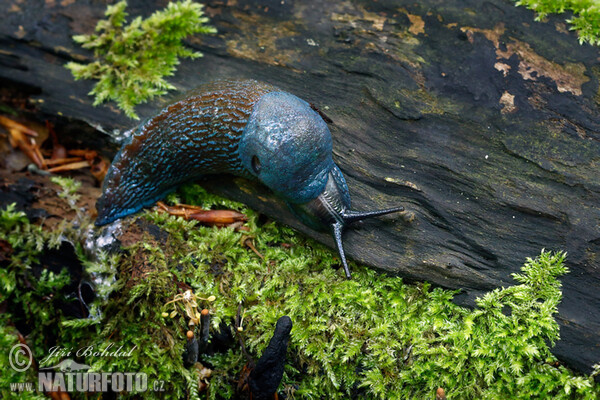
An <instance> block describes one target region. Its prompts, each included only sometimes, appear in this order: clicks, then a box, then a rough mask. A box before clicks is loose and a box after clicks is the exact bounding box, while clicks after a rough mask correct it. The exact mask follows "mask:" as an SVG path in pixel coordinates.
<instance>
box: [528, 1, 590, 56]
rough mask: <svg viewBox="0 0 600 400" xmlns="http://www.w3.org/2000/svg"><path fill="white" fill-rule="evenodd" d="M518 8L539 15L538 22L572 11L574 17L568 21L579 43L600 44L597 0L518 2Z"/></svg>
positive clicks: (536, 18)
mask: <svg viewBox="0 0 600 400" xmlns="http://www.w3.org/2000/svg"><path fill="white" fill-rule="evenodd" d="M516 3H517V5H518V6H525V7H527V8H529V9H530V10H533V11H535V12H536V13H537V16H536V17H535V20H536V21H540V20H543V19H544V18H546V16H547V15H548V14H562V13H564V12H565V11H572V12H573V15H574V17H573V18H571V19H568V20H567V22H568V23H570V24H571V30H574V31H577V33H578V35H579V43H585V42H589V43H590V44H593V45H598V44H600V4H598V1H596V0H542V1H540V0H518V1H516Z"/></svg>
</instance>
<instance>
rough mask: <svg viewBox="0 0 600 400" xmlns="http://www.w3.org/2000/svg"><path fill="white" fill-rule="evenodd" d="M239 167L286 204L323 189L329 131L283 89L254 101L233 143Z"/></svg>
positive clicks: (307, 198)
mask: <svg viewBox="0 0 600 400" xmlns="http://www.w3.org/2000/svg"><path fill="white" fill-rule="evenodd" d="M238 151H239V156H240V161H241V162H242V165H243V166H244V167H245V169H246V170H247V171H248V172H249V173H250V174H252V175H253V176H255V177H256V178H257V179H258V180H259V181H261V182H262V183H264V184H265V185H266V186H267V187H269V188H270V189H271V190H273V191H274V192H275V193H277V194H278V195H279V196H280V197H282V198H283V199H284V200H286V201H287V202H289V203H294V204H300V203H306V202H308V201H310V200H313V199H315V198H316V197H317V196H319V194H320V193H322V192H323V190H324V188H325V184H326V183H327V179H328V174H329V171H330V170H331V169H332V167H333V165H334V164H333V159H332V158H331V151H332V143H331V133H330V132H329V128H327V124H326V123H325V121H323V119H322V118H321V117H320V116H319V114H317V113H316V112H315V111H313V110H312V109H311V107H310V105H309V104H308V103H307V102H305V101H304V100H301V99H299V98H298V97H296V96H294V95H292V94H289V93H285V92H271V93H267V94H265V95H263V96H262V97H261V98H260V100H259V101H258V102H257V103H256V104H255V106H254V109H253V111H252V114H251V115H250V118H249V119H248V123H247V125H246V128H245V129H244V133H243V135H242V138H241V140H240V144H239V148H238Z"/></svg>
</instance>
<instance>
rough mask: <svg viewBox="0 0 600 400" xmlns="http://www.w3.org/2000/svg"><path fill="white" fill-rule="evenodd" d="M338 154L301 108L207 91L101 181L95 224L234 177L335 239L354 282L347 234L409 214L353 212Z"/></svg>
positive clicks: (168, 117) (137, 140)
mask: <svg viewBox="0 0 600 400" xmlns="http://www.w3.org/2000/svg"><path fill="white" fill-rule="evenodd" d="M331 151H332V141H331V133H330V132H329V129H328V127H327V124H326V123H325V121H324V120H323V118H321V116H320V115H319V114H318V113H317V112H315V111H314V110H313V109H312V108H311V106H310V104H308V103H307V102H305V101H304V100H301V99H300V98H298V97H296V96H294V95H292V94H290V93H286V92H283V91H281V90H280V89H278V88H277V87H275V86H272V85H269V84H267V83H262V82H257V81H254V80H242V81H220V82H214V83H211V84H207V85H204V86H201V87H200V88H198V89H195V90H193V91H191V92H190V93H188V95H187V97H186V98H185V99H182V100H179V101H176V102H174V103H172V104H170V105H169V106H167V107H166V108H164V109H163V110H162V111H160V112H159V113H158V114H157V115H155V116H154V117H152V118H150V119H148V120H146V121H144V122H142V123H141V124H140V125H139V126H138V127H137V128H135V129H134V130H133V132H132V135H131V136H130V137H129V139H128V140H127V141H126V143H124V144H123V147H122V148H121V150H120V151H119V152H118V153H117V155H116V156H115V159H114V160H113V162H112V165H111V166H110V169H109V170H108V173H107V175H106V178H105V180H104V185H103V187H102V196H101V197H100V199H99V200H98V203H97V204H96V208H97V209H98V218H97V220H96V225H98V226H100V225H105V224H108V223H110V222H112V221H114V220H116V219H119V218H121V217H124V216H126V215H130V214H133V213H135V212H137V211H139V210H140V209H142V208H143V207H146V206H150V205H152V204H154V203H155V202H156V201H157V200H160V199H161V198H163V197H164V196H165V195H166V194H168V193H170V192H172V191H174V190H175V189H176V188H177V187H178V186H179V185H181V184H182V183H184V182H188V181H191V180H194V179H197V178H199V177H201V176H203V175H207V174H218V173H228V174H234V175H238V176H243V177H246V178H250V179H257V180H259V181H260V182H262V183H263V184H265V185H266V186H267V187H269V188H270V189H271V190H272V191H273V192H274V193H275V194H276V195H278V196H279V197H281V198H282V199H283V200H285V202H286V203H287V204H288V205H289V207H290V208H291V210H292V211H293V212H294V214H295V215H296V216H297V217H298V218H300V220H301V221H302V222H303V223H304V224H305V225H307V226H309V227H311V228H313V229H315V230H320V231H326V230H329V231H331V232H332V234H333V237H334V239H335V243H336V247H337V249H338V252H339V254H340V257H341V260H342V263H343V266H344V270H345V272H346V276H347V277H348V278H350V270H349V269H348V264H347V261H346V257H345V255H344V249H343V246H342V230H343V228H344V227H345V226H346V225H347V224H349V223H351V222H354V221H357V220H361V219H364V218H368V217H372V216H377V215H383V214H388V213H392V212H396V211H402V210H403V208H402V207H397V208H390V209H386V210H380V211H372V212H364V213H361V212H356V211H351V210H350V194H349V193H348V186H347V185H346V181H345V179H344V176H343V175H342V172H341V171H340V169H339V168H338V166H337V165H336V164H335V163H334V162H333V159H332V157H331Z"/></svg>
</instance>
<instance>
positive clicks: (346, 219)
mask: <svg viewBox="0 0 600 400" xmlns="http://www.w3.org/2000/svg"><path fill="white" fill-rule="evenodd" d="M400 211H404V207H394V208H387V209H385V210H376V211H366V212H358V211H342V212H341V213H340V214H339V215H338V217H339V218H340V219H337V218H336V222H334V223H333V224H331V232H332V234H333V239H334V241H335V247H336V248H337V250H338V253H339V255H340V259H341V260H342V265H343V266H344V272H345V273H346V278H348V279H350V278H351V277H352V274H351V273H350V268H349V267H348V261H347V260H346V253H345V252H344V246H343V242H342V233H343V230H344V228H345V227H346V226H347V225H348V224H351V223H353V222H356V221H360V220H363V219H366V218H372V217H378V216H380V215H386V214H391V213H395V212H400Z"/></svg>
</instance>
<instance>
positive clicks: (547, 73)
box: [0, 0, 600, 370]
mask: <svg viewBox="0 0 600 400" xmlns="http://www.w3.org/2000/svg"><path fill="white" fill-rule="evenodd" d="M256 3H259V2H251V1H244V0H227V1H225V0H210V1H208V2H206V3H205V4H206V12H207V14H208V15H209V17H210V18H211V23H212V24H213V25H214V26H215V27H216V28H217V29H218V34H217V35H215V36H211V37H208V36H202V37H194V38H191V39H190V40H189V44H190V45H191V46H192V47H194V48H196V49H198V50H199V51H202V52H203V53H204V58H201V59H199V60H195V61H189V60H185V61H183V62H182V63H181V65H180V66H179V69H178V71H177V73H176V75H175V76H174V77H173V78H172V82H173V83H174V84H175V85H176V86H177V87H178V88H180V89H181V90H186V89H189V88H192V87H194V86H197V85H198V84H200V83H202V82H205V81H209V80H214V79H220V78H255V79H258V80H264V81H268V82H270V83H272V84H275V85H277V86H279V87H281V88H282V89H284V90H286V91H289V92H291V93H294V94H296V95H298V96H299V97H301V98H303V99H305V100H307V101H309V102H311V103H313V104H314V105H316V106H317V107H318V108H319V109H320V110H321V111H323V112H324V113H325V114H327V115H328V116H329V117H330V118H331V119H332V120H333V123H332V124H330V129H331V131H332V134H333V138H334V159H335V161H336V162H337V163H338V164H339V166H340V168H341V169H342V171H343V172H344V174H345V176H346V178H347V180H348V184H349V186H350V191H351V194H352V198H353V204H354V208H355V209H357V210H369V209H374V208H380V207H387V206H395V205H398V204H400V205H404V206H405V208H406V209H407V211H408V212H407V213H405V215H403V216H399V217H396V218H393V217H388V218H384V219H382V220H371V221H368V222H365V223H363V224H361V225H360V226H357V227H355V228H354V229H350V230H349V231H348V232H347V233H346V236H345V243H346V251H347V253H348V255H349V256H350V257H351V258H352V259H354V260H356V261H359V262H363V263H366V264H368V265H371V266H373V267H376V268H380V269H382V270H385V271H389V272H391V273H394V274H399V275H400V276H403V277H405V278H406V279H408V280H427V281H430V282H433V283H435V284H437V285H441V286H444V287H448V288H460V289H462V293H461V294H460V295H459V296H458V301H460V302H462V303H466V304H472V302H473V300H474V298H475V297H476V296H477V295H479V294H481V293H482V292H484V291H488V290H490V289H493V288H496V287H499V286H507V285H511V284H514V281H513V280H512V278H511V273H514V272H518V271H519V268H520V267H521V265H522V264H523V262H524V261H525V259H526V257H535V256H536V255H537V254H539V253H540V250H541V249H543V248H546V249H551V250H566V251H567V252H568V259H567V261H568V266H569V268H570V270H571V272H570V273H569V274H568V275H566V276H565V277H564V278H563V280H562V281H563V285H564V299H563V302H562V304H561V306H560V315H559V320H560V322H561V335H562V340H561V341H559V342H558V344H557V346H556V348H555V353H556V354H557V355H558V356H559V357H560V358H561V359H563V360H564V361H566V362H568V363H569V364H570V365H572V366H574V367H576V368H579V369H582V370H589V368H590V367H591V365H593V364H594V363H598V362H600V340H599V337H600V312H598V310H600V260H599V258H598V256H597V255H598V251H599V250H600V232H599V224H600V208H599V204H600V177H599V163H600V142H599V141H600V118H599V113H598V94H597V93H598V74H599V73H600V62H599V55H600V54H599V52H598V49H597V48H595V47H592V46H589V45H583V46H581V45H579V44H578V41H577V37H576V34H574V33H572V32H569V31H568V27H567V26H566V25H565V23H564V22H563V21H564V19H563V17H562V16H560V17H550V18H549V19H548V20H547V21H545V22H534V14H533V13H532V12H530V11H527V10H525V9H523V8H516V7H514V3H512V2H510V1H506V0H490V1H485V2H481V1H479V0H448V1H439V0H438V1H436V0H426V1H422V2H418V3H415V2H414V1H397V0H394V1H392V0H379V1H376V2H370V1H360V0H355V1H347V0H346V1H344V0H329V1H317V0H308V1H302V2H292V1H289V0H283V1H282V0H268V1H262V2H260V3H261V5H258V4H256ZM165 4H166V2H165V1H152V2H150V1H146V2H143V1H130V7H129V9H128V11H129V13H130V15H144V16H147V15H149V14H151V13H152V12H153V11H154V10H156V9H158V8H162V7H164V6H165ZM105 6H106V4H105V2H96V1H77V2H74V1H70V0H63V1H54V0H53V1H48V0H47V1H45V2H44V1H39V0H38V1H34V0H24V1H22V2H19V3H18V4H17V3H12V4H11V3H10V2H4V3H3V4H0V10H2V13H3V15H4V21H3V24H1V25H0V79H2V80H3V81H4V83H5V86H12V87H17V88H19V89H20V91H21V93H22V94H24V95H26V97H28V100H29V104H30V105H33V106H35V108H36V109H37V110H39V111H41V112H42V113H43V114H44V115H47V116H48V117H51V116H56V115H61V116H64V117H68V118H70V119H71V120H72V121H85V122H87V123H88V124H91V125H93V126H95V127H98V128H100V129H102V130H103V131H105V132H110V131H112V130H113V129H126V128H130V127H132V126H133V125H135V122H133V121H131V120H128V119H127V118H126V117H125V116H124V115H123V114H122V113H121V112H119V110H118V109H117V108H116V107H115V106H114V104H107V105H105V106H100V107H93V106H92V101H93V99H92V98H91V97H89V96H88V95H87V93H88V92H89V91H90V90H91V87H92V83H91V82H89V81H78V82H75V81H73V78H72V76H71V74H70V72H69V71H68V70H66V69H65V68H64V67H63V65H64V64H65V63H66V62H67V61H70V60H78V61H84V62H85V61H87V60H89V59H90V57H91V54H89V53H88V52H86V51H85V50H83V49H81V48H79V47H78V46H77V45H76V44H75V43H74V42H73V41H72V40H71V36H72V35H74V34H82V33H91V32H92V31H93V29H94V27H95V24H96V22H97V20H98V19H100V18H102V17H103V13H104V10H105ZM167 97H169V96H167ZM166 101H168V99H160V100H157V101H155V102H153V103H150V104H146V105H143V106H140V107H138V109H137V110H138V112H139V113H140V115H142V116H148V115H151V114H152V113H153V112H155V111H156V110H157V109H158V108H160V107H161V106H162V105H164V104H165V102H166ZM109 137H110V136H109V135H105V136H101V135H100V136H98V137H95V138H93V137H87V138H86V139H81V138H79V139H77V140H80V141H81V140H83V141H84V142H86V143H88V144H89V143H92V141H94V140H95V141H98V143H96V145H100V144H101V143H103V144H104V145H106V144H107V143H109ZM113 149H114V148H113ZM206 185H207V187H209V188H210V189H211V190H214V191H215V192H218V193H221V194H225V195H227V196H229V197H231V198H234V199H237V200H241V201H244V202H246V203H248V204H249V205H250V206H251V207H254V208H256V209H257V210H260V211H262V212H264V213H266V214H268V215H272V216H275V217H277V218H278V219H280V220H281V221H283V222H284V223H287V224H289V225H291V226H294V227H296V228H298V229H299V230H301V231H303V232H305V233H306V234H308V235H310V236H313V237H315V238H317V239H318V240H321V241H324V242H325V243H327V244H329V245H333V242H332V241H331V239H330V238H329V237H328V236H327V235H320V234H317V233H315V232H312V231H310V230H308V229H307V228H305V227H304V226H302V225H301V224H300V223H299V222H298V221H296V219H295V218H294V217H293V216H291V214H290V213H289V212H288V211H287V210H286V209H285V207H283V206H282V205H281V204H280V203H278V202H277V201H276V200H275V199H273V197H272V196H270V195H269V194H268V193H265V192H266V189H265V188H262V187H259V186H257V185H256V184H253V183H249V182H247V181H244V180H240V179H229V180H227V181H226V183H223V181H222V180H219V181H215V180H212V181H211V180H209V181H207V182H206ZM257 194H261V195H260V196H258V195H257ZM261 199H269V200H267V201H264V200H261Z"/></svg>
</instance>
